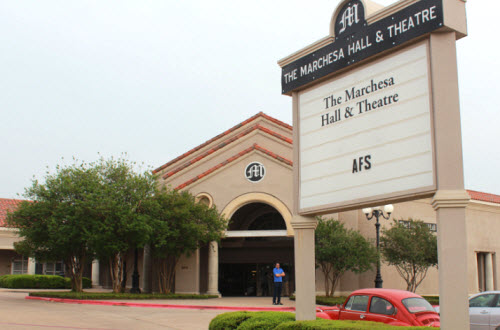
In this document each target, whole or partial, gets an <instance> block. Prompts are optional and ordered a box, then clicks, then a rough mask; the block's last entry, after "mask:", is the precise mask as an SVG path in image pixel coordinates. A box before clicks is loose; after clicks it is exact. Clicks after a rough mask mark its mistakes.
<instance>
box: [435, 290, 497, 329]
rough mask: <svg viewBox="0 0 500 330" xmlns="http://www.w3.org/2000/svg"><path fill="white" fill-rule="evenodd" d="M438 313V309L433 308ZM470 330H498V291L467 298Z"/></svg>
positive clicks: (485, 292)
mask: <svg viewBox="0 0 500 330" xmlns="http://www.w3.org/2000/svg"><path fill="white" fill-rule="evenodd" d="M435 309H436V311H437V312H438V313H439V307H436V308H435ZM469 315H470V329H471V330H500V291H484V292H481V293H477V294H475V295H472V296H470V297H469Z"/></svg>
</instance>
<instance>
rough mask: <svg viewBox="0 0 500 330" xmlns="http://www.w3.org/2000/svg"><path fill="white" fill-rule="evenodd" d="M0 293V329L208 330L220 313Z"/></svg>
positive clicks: (219, 311)
mask: <svg viewBox="0 0 500 330" xmlns="http://www.w3.org/2000/svg"><path fill="white" fill-rule="evenodd" d="M26 295H27V293H25V292H10V291H6V290H5V291H0V329H9V330H10V329H13V330H17V329H95V330H110V329H114V330H118V329H120V330H125V329H208V325H209V323H210V321H211V320H212V318H214V317H215V316H216V315H218V314H221V313H224V312H225V311H224V310H197V309H165V308H141V307H125V306H95V305H83V304H66V303H56V302H45V301H38V300H27V299H25V297H26Z"/></svg>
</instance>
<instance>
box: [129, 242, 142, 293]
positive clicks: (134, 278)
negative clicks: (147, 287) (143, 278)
mask: <svg viewBox="0 0 500 330" xmlns="http://www.w3.org/2000/svg"><path fill="white" fill-rule="evenodd" d="M137 255H138V249H137V248H135V251H134V272H133V273H132V288H131V289H130V293H141V289H140V288H139V270H138V267H137V259H138V258H137V257H138V256H137Z"/></svg>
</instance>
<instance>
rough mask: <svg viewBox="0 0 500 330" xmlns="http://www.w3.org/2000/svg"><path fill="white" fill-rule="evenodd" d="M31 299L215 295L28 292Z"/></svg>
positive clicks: (196, 295)
mask: <svg viewBox="0 0 500 330" xmlns="http://www.w3.org/2000/svg"><path fill="white" fill-rule="evenodd" d="M30 296H32V297H45V298H62V299H81V300H85V299H87V300H101V299H102V300H111V299H113V300H118V299H144V300H146V299H210V298H218V296H216V295H200V294H173V293H172V294H161V293H113V292H60V291H59V292H30Z"/></svg>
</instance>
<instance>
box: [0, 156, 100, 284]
mask: <svg viewBox="0 0 500 330" xmlns="http://www.w3.org/2000/svg"><path fill="white" fill-rule="evenodd" d="M56 170H57V173H55V174H47V176H46V178H45V183H44V184H40V183H39V182H38V181H36V180H33V182H32V186H31V187H29V188H27V189H25V194H24V196H25V197H26V198H29V199H30V200H31V202H28V201H26V202H22V203H21V204H20V205H19V207H18V208H17V210H16V211H14V212H13V213H9V215H8V218H7V223H8V225H9V226H11V227H16V228H18V229H19V236H21V237H23V238H24V240H23V241H20V242H17V243H15V244H14V246H15V249H16V251H18V252H19V253H20V254H22V255H25V256H30V257H35V258H36V259H38V260H41V261H55V260H63V261H64V263H65V266H66V272H67V273H69V277H70V278H71V288H72V290H73V291H78V292H81V291H82V274H83V269H84V266H85V264H86V263H87V262H88V261H90V260H92V259H93V257H94V253H93V251H92V250H91V249H90V248H89V245H88V242H89V235H90V234H91V233H92V229H93V227H94V226H95V220H96V219H95V217H93V209H92V205H91V203H89V200H91V199H92V192H93V191H95V189H96V187H97V186H98V175H97V172H96V170H95V169H94V168H92V167H88V166H87V164H80V165H76V164H75V165H71V166H68V167H59V166H58V167H57V168H56Z"/></svg>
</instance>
